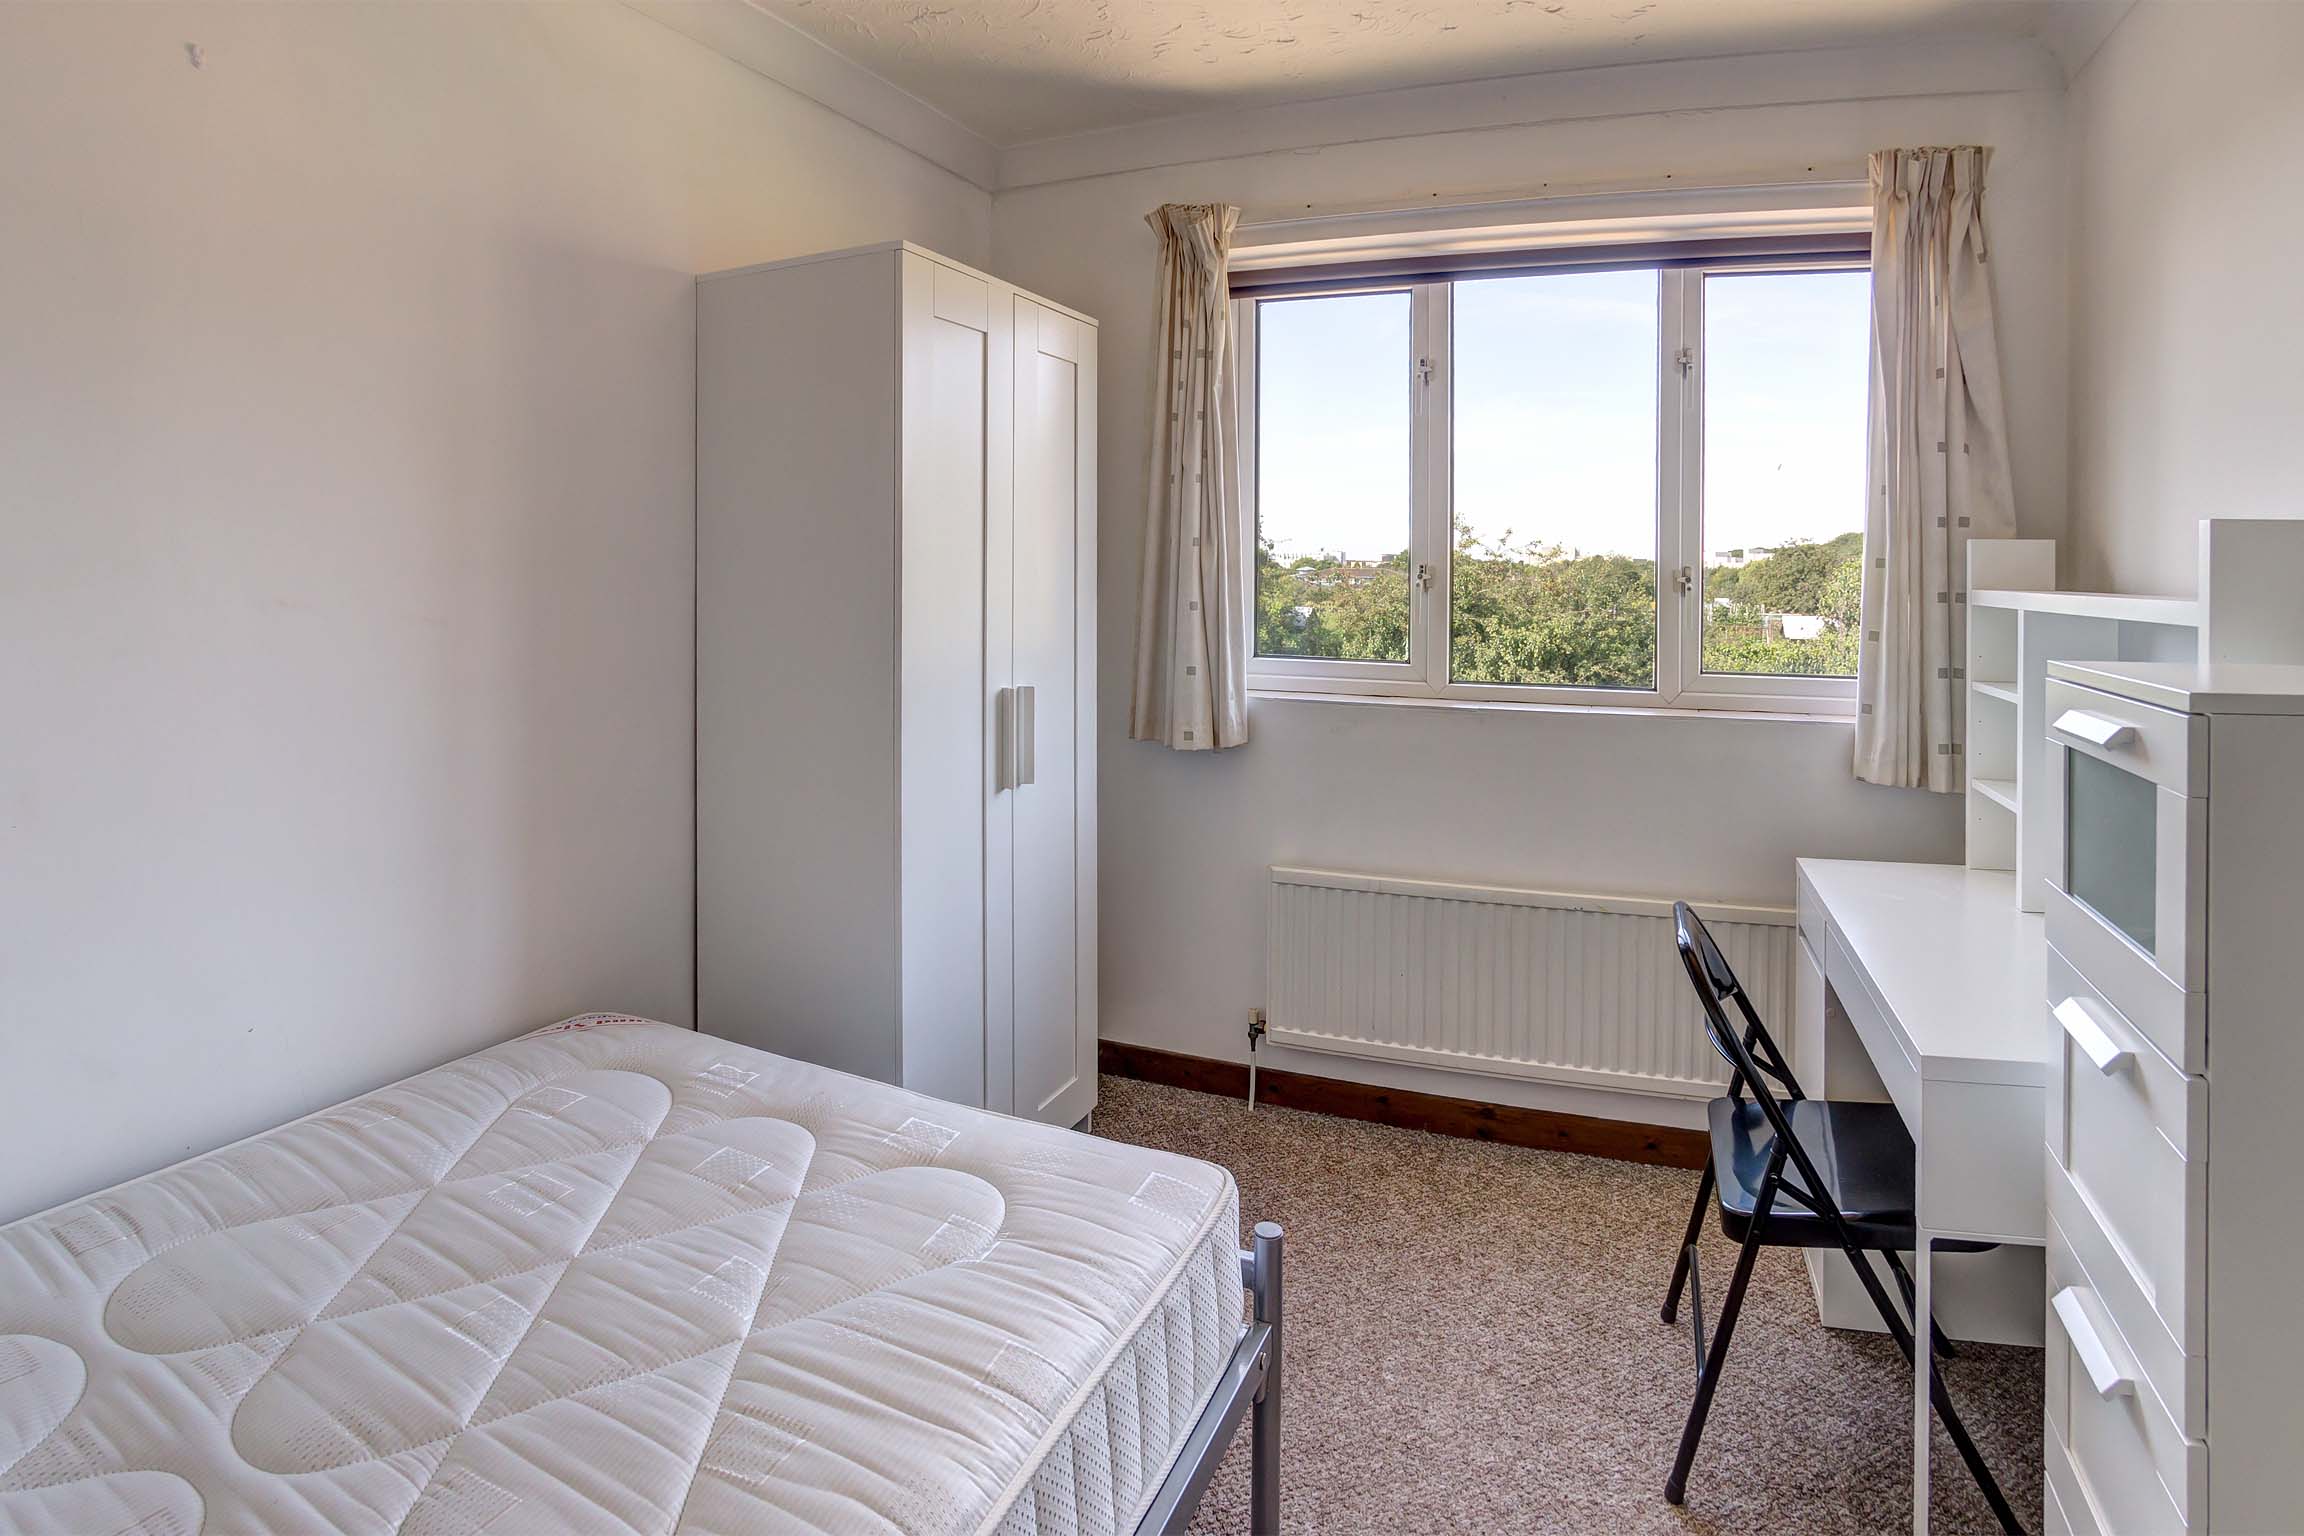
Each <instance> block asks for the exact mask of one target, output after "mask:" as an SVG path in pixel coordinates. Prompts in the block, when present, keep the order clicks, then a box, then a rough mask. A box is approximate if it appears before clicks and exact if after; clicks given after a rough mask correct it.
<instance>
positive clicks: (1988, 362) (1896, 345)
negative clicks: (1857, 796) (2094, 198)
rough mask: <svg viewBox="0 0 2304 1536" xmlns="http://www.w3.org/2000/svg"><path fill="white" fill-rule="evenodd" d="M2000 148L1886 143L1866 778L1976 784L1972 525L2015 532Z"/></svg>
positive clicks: (1868, 542) (1867, 602)
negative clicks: (1998, 228) (1989, 185)
mask: <svg viewBox="0 0 2304 1536" xmlns="http://www.w3.org/2000/svg"><path fill="white" fill-rule="evenodd" d="M1991 159H1992V152H1991V150H1989V149H1985V148H1979V147H1975V146H1968V147H1964V148H1956V149H1891V150H1882V151H1881V152H1880V153H1878V154H1875V155H1874V156H1872V161H1871V172H1872V174H1871V179H1872V402H1871V408H1872V428H1871V434H1872V442H1871V464H1872V483H1871V485H1870V487H1869V489H1870V493H1871V494H1870V509H1869V513H1868V516H1867V519H1866V527H1865V534H1864V561H1865V571H1864V600H1863V626H1864V643H1863V648H1862V651H1861V653H1860V657H1861V659H1860V661H1859V663H1858V666H1857V682H1856V692H1857V715H1856V777H1857V778H1859V779H1862V780H1864V781H1865V782H1867V783H1871V784H1887V785H1893V786H1897V787H1900V788H1911V789H1931V790H1935V791H1937V792H1939V793H1942V794H1952V793H1956V792H1958V791H1959V790H1961V789H1962V788H1963V787H1964V774H1963V768H1964V766H1965V765H1964V761H1963V757H1962V752H1963V748H1964V747H1965V745H1966V743H1965V741H1964V740H1963V737H1964V735H1965V730H1964V726H1965V720H1964V718H1963V702H1964V685H1965V676H1964V670H1963V669H1964V667H1965V664H1966V660H1967V618H1968V610H1967V602H1968V593H1967V590H1966V588H1967V574H1968V541H1969V540H1970V539H1994V538H2008V537H2011V536H2013V535H2014V533H2015V531H2016V513H2015V498H2014V496H2013V495H2012V493H2011V491H2010V487H2009V476H2008V428H2007V419H2006V414H2005V409H2004V405H2003V401H2002V398H2001V393H2000V349H1999V342H1998V339H1997V337H1996V336H1995V334H1994V328H1993V320H1992V284H1991V274H1990V270H1989V268H1988V266H1987V265H1986V258H1987V256H1988V255H1989V254H1990V247H1989V243H1988V242H1987V240H1986V238H1985V231H1984V175H1985V171H1986V169H1987V168H1988V167H1989V165H1990V164H1991Z"/></svg>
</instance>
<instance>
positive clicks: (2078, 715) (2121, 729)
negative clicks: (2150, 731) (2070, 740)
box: [2053, 709, 2136, 747]
mask: <svg viewBox="0 0 2304 1536" xmlns="http://www.w3.org/2000/svg"><path fill="white" fill-rule="evenodd" d="M2053 729H2055V730H2059V731H2062V732H2063V733H2064V734H2065V735H2067V736H2077V737H2079V738H2080V739H2081V740H2082V741H2092V742H2094V743H2096V745H2098V746H2100V747H2117V746H2119V745H2120V744H2121V743H2123V742H2128V741H2133V740H2135V739H2136V727H2134V726H2132V725H2130V724H2129V723H2128V722H2127V721H2125V720H2115V719H2113V718H2112V717H2111V716H2110V715H2100V714H2098V713H2096V711H2094V710H2092V709H2068V710H2066V711H2064V713H2062V714H2060V715H2058V716H2057V717H2056V724H2055V726H2054V727H2053Z"/></svg>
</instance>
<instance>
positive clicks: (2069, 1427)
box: [2043, 1233, 2208, 1536]
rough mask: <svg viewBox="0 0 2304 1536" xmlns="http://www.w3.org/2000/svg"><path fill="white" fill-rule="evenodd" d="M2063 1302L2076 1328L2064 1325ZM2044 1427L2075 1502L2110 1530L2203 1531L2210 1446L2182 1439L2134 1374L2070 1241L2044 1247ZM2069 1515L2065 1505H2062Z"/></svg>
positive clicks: (2143, 1535)
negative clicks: (2061, 1458) (2063, 1299)
mask: <svg viewBox="0 0 2304 1536" xmlns="http://www.w3.org/2000/svg"><path fill="white" fill-rule="evenodd" d="M2067 1293H2069V1294H2070V1296H2071V1297H2072V1300H2071V1301H2070V1302H2068V1303H2067V1306H2069V1307H2070V1309H2071V1315H2073V1316H2075V1318H2076V1321H2077V1327H2073V1326H2070V1325H2068V1324H2067V1322H2066V1316H2067V1311H2066V1309H2065V1308H2064V1307H2059V1306H2058V1305H2057V1299H2058V1298H2059V1297H2060V1296H2065V1295H2066V1294H2067ZM2048 1298H2049V1305H2048V1350H2047V1357H2046V1360H2045V1363H2044V1368H2043V1375H2044V1378H2045V1380H2044V1384H2045V1387H2046V1396H2047V1400H2048V1433H2049V1435H2050V1436H2051V1437H2053V1438H2054V1439H2055V1440H2056V1441H2058V1442H2059V1443H2060V1444H2061V1446H2062V1447H2063V1450H2064V1452H2065V1454H2066V1455H2067V1456H2068V1457H2069V1458H2070V1461H2071V1468H2072V1474H2073V1483H2074V1485H2075V1486H2076V1487H2077V1489H2078V1490H2079V1491H2080V1493H2081V1494H2082V1495H2083V1497H2082V1499H2081V1500H2080V1502H2081V1503H2083V1504H2084V1505H2086V1506H2087V1507H2089V1508H2090V1509H2091V1510H2092V1511H2093V1512H2094V1513H2095V1514H2096V1515H2097V1516H2098V1517H2099V1519H2098V1523H2100V1524H2101V1525H2102V1527H2103V1529H2105V1530H2106V1531H2111V1532H2117V1533H2118V1536H2156V1533H2164V1532H2165V1533H2176V1536H2181V1533H2184V1532H2188V1531H2191V1530H2194V1529H2205V1528H2206V1525H2207V1521H2206V1515H2207V1508H2208V1447H2207V1446H2206V1445H2205V1444H2203V1443H2202V1442H2200V1441H2197V1440H2187V1439H2186V1438H2185V1437H2184V1436H2183V1435H2182V1434H2180V1433H2178V1432H2177V1428H2176V1422H2175V1420H2174V1419H2172V1418H2170V1417H2169V1415H2168V1412H2167V1410H2166V1409H2165V1408H2164V1407H2162V1406H2161V1403H2160V1399H2159V1397H2158V1396H2157V1395H2156V1394H2155V1393H2154V1392H2153V1390H2152V1388H2151V1385H2150V1384H2149V1383H2147V1382H2145V1381H2144V1380H2143V1379H2142V1378H2141V1377H2140V1376H2139V1375H2138V1374H2137V1367H2136V1363H2135V1357H2134V1356H2133V1355H2132V1354H2131V1353H2130V1352H2129V1349H2128V1346H2127V1342H2126V1341H2125V1340H2124V1339H2123V1338H2122V1337H2121V1336H2120V1332H2119V1330H2118V1329H2117V1328H2116V1327H2115V1326H2114V1325H2113V1323H2112V1320H2111V1317H2110V1315H2109V1314H2108V1313H2107V1312H2106V1311H2105V1310H2104V1308H2103V1307H2102V1305H2101V1304H2100V1303H2099V1302H2098V1300H2097V1298H2096V1295H2095V1293H2094V1290H2093V1288H2092V1287H2091V1286H2090V1284H2089V1281H2088V1275H2087V1273H2086V1272H2085V1271H2084V1270H2082V1269H2081V1268H2080V1266H2079V1264H2078V1263H2077V1262H2076V1261H2075V1260H2074V1259H2073V1257H2072V1254H2071V1250H2070V1248H2069V1247H2068V1246H2067V1245H2065V1244H2063V1243H2060V1242H2058V1241H2057V1240H2056V1235H2055V1234H2054V1233H2051V1234H2050V1236H2049V1244H2048ZM2065 1507H2066V1512H2067V1513H2069V1512H2070V1509H2071V1505H2070V1503H2067V1504H2066V1506H2065Z"/></svg>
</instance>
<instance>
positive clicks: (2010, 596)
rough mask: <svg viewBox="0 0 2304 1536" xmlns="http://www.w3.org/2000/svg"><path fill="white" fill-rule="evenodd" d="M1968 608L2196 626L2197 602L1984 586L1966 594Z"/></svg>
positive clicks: (2176, 598)
mask: <svg viewBox="0 0 2304 1536" xmlns="http://www.w3.org/2000/svg"><path fill="white" fill-rule="evenodd" d="M1968 606H1969V607H1971V608H2015V609H2021V610H2023V611H2024V612H2027V613H2061V614H2068V615H2070V616H2071V617H2073V618H2077V619H2117V620H2120V621H2121V622H2123V623H2127V624H2166V625H2169V626H2171V627H2173V628H2176V629H2198V628H2199V627H2200V605H2199V604H2198V603H2197V602H2195V601H2193V600H2192V599H2191V598H2189V597H2142V596H2138V595H2137V594H2135V593H2132V592H2012V591H2008V590H2006V589H2002V588H1986V589H1985V590H1983V591H1979V592H1971V593H1969V594H1968Z"/></svg>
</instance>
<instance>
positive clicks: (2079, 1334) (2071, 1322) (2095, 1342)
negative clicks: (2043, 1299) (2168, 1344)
mask: <svg viewBox="0 0 2304 1536" xmlns="http://www.w3.org/2000/svg"><path fill="white" fill-rule="evenodd" d="M2084 1294H2085V1293H2084V1292H2083V1291H2082V1290H2081V1289H2080V1287H2078V1286H2076V1285H2068V1286H2066V1287H2064V1289H2062V1290H2060V1291H2058V1292H2057V1293H2056V1298H2055V1300H2054V1301H2053V1302H2052V1303H2051V1305H2053V1306H2054V1307H2055V1308H2056V1320H2057V1321H2058V1322H2060V1323H2062V1324H2063V1325H2064V1334H2065V1337H2067V1338H2069V1339H2070V1340H2071V1341H2072V1352H2073V1353H2074V1354H2076V1355H2078V1356H2079V1357H2080V1364H2081V1366H2082V1367H2083V1368H2085V1369H2086V1370H2087V1372H2088V1384H2089V1385H2090V1386H2092V1387H2094V1388H2095V1389H2096V1395H2097V1396H2098V1397H2101V1398H2103V1399H2104V1400H2105V1401H2106V1402H2110V1401H2111V1400H2112V1399H2113V1398H2115V1397H2128V1396H2131V1395H2133V1394H2134V1393H2135V1391H2136V1378H2135V1377H2133V1376H2130V1375H2128V1374H2127V1373H2126V1372H2124V1371H2122V1370H2121V1368H2120V1366H2119V1364H2118V1363H2117V1362H2116V1361H2114V1360H2113V1358H2112V1351H2111V1350H2109V1349H2107V1348H2105V1347H2104V1336H2103V1335H2102V1334H2100V1333H2098V1332H2097V1331H2096V1324H2095V1322H2094V1321H2093V1320H2092V1319H2091V1318H2090V1317H2089V1316H2088V1307H2087V1304H2086V1303H2085V1302H2084V1301H2083V1300H2082V1299H2081V1298H2082V1296H2083V1295H2084Z"/></svg>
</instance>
